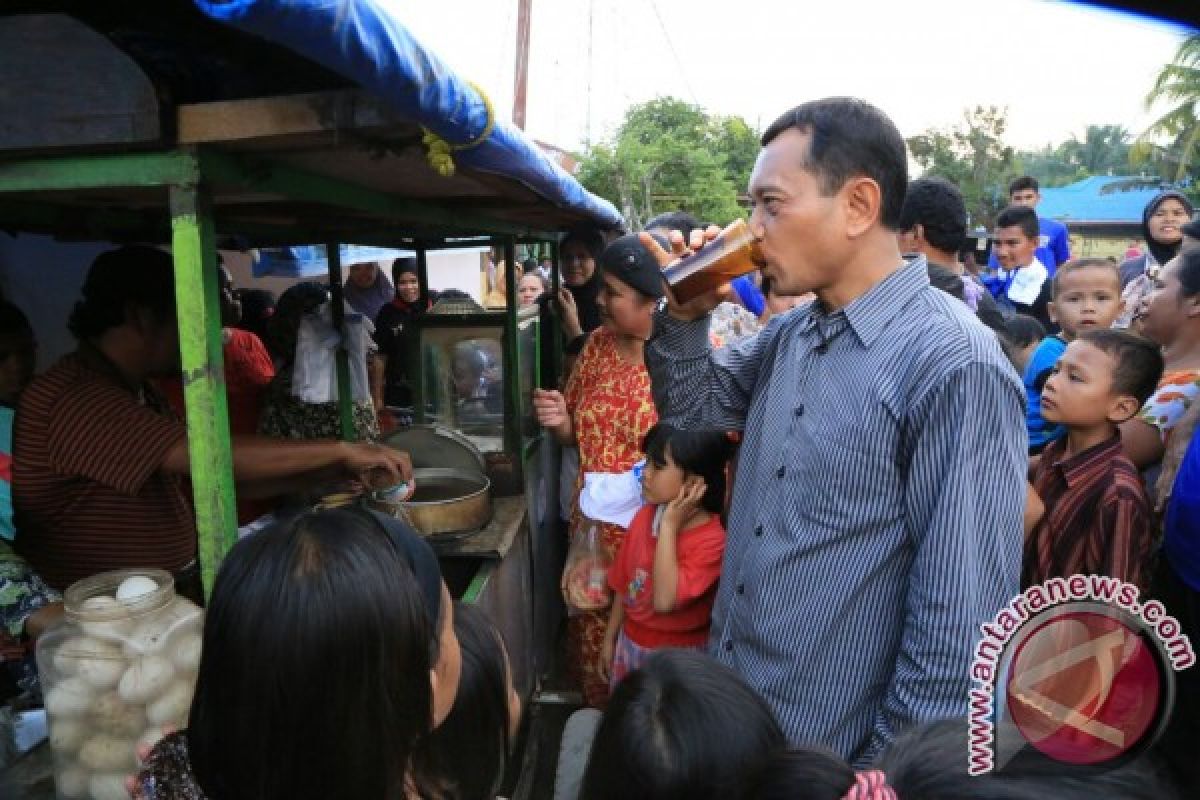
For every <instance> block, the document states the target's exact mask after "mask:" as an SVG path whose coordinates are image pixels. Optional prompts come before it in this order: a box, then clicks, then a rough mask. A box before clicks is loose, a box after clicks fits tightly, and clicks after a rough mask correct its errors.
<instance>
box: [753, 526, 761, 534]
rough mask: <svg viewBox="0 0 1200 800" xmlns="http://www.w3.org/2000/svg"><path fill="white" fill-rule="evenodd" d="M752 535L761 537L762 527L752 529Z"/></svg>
mask: <svg viewBox="0 0 1200 800" xmlns="http://www.w3.org/2000/svg"><path fill="white" fill-rule="evenodd" d="M754 535H755V536H762V525H759V526H758V527H757V528H755V529H754Z"/></svg>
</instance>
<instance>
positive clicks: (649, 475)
mask: <svg viewBox="0 0 1200 800" xmlns="http://www.w3.org/2000/svg"><path fill="white" fill-rule="evenodd" d="M664 455H665V457H666V458H665V460H666V464H664V465H663V466H661V467H660V466H657V465H656V464H655V463H654V460H653V459H650V458H647V459H646V468H645V469H644V470H643V471H642V497H644V498H645V499H646V502H647V503H654V504H655V505H662V504H663V503H669V502H671V501H672V500H674V499H675V497H676V496H677V495H678V494H679V490H680V489H682V488H683V482H684V480H685V479H686V478H687V473H685V472H684V471H683V470H682V469H681V468H680V467H679V466H677V465H676V464H675V461H674V460H673V459H672V458H671V448H670V447H668V448H667V450H666V452H665V453H664Z"/></svg>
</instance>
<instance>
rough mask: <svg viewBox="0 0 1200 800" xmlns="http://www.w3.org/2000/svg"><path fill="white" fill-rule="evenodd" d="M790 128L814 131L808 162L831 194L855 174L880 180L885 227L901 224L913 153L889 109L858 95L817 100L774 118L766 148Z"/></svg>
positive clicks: (806, 165) (764, 140)
mask: <svg viewBox="0 0 1200 800" xmlns="http://www.w3.org/2000/svg"><path fill="white" fill-rule="evenodd" d="M790 128H797V129H799V130H801V131H803V132H805V133H807V134H809V146H808V148H809V149H808V157H807V158H806V160H805V163H804V167H805V168H806V169H808V170H809V171H810V172H812V173H813V174H814V175H816V176H817V179H818V181H819V183H820V187H821V191H822V192H823V193H824V194H825V195H826V196H828V195H832V194H834V193H835V192H837V191H838V190H839V189H841V188H842V187H843V186H845V185H846V181H848V180H849V179H850V178H853V177H857V176H863V177H867V178H870V179H871V180H873V181H875V182H876V183H877V184H879V191H880V193H881V195H882V206H881V209H880V221H881V222H882V223H883V226H884V227H885V228H888V229H890V230H898V229H899V227H900V208H901V206H902V205H903V204H904V191H905V189H906V188H907V186H908V153H907V151H906V150H905V149H904V137H903V136H901V135H900V131H899V130H897V129H896V125H895V123H893V122H892V121H891V120H890V119H889V118H888V116H887V115H886V114H884V113H883V112H882V111H880V110H879V109H878V108H876V107H875V106H873V105H871V104H870V103H867V102H866V101H864V100H859V99H857V98H853V97H827V98H825V99H824V100H814V101H812V102H810V103H805V104H804V105H800V106H796V107H795V108H793V109H792V110H791V111H788V112H787V113H785V114H784V115H783V116H781V117H780V118H779V119H777V120H775V121H774V122H772V123H771V126H770V127H769V128H767V130H766V132H765V133H764V134H763V135H762V145H763V147H766V146H767V145H768V144H770V143H771V142H772V141H773V140H774V139H775V137H777V136H779V134H781V133H783V132H784V131H786V130H788V129H790Z"/></svg>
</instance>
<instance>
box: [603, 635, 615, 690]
mask: <svg viewBox="0 0 1200 800" xmlns="http://www.w3.org/2000/svg"><path fill="white" fill-rule="evenodd" d="M616 639H617V637H616V634H615V633H613V634H612V635H610V634H609V632H605V634H604V643H603V644H601V645H600V677H602V678H604V680H606V681H609V682H610V683H611V682H612V662H613V652H614V651H615V650H616V646H617V642H616Z"/></svg>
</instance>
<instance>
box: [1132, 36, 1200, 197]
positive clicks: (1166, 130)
mask: <svg viewBox="0 0 1200 800" xmlns="http://www.w3.org/2000/svg"><path fill="white" fill-rule="evenodd" d="M1158 103H1166V104H1169V105H1170V106H1171V107H1170V108H1169V109H1168V110H1167V111H1166V113H1164V114H1163V115H1162V116H1160V117H1159V118H1158V119H1157V120H1155V121H1154V122H1153V123H1152V124H1151V125H1150V127H1148V128H1146V130H1145V131H1143V133H1142V135H1141V136H1140V137H1138V141H1137V144H1136V146H1135V147H1134V150H1133V152H1132V153H1131V159H1132V160H1133V162H1134V163H1144V162H1146V161H1149V162H1151V163H1153V164H1154V165H1155V166H1156V167H1157V168H1158V169H1159V170H1160V172H1161V173H1162V175H1163V177H1164V178H1168V179H1169V180H1173V181H1175V182H1177V183H1184V182H1185V181H1187V179H1188V178H1189V176H1190V177H1192V178H1195V177H1197V176H1198V175H1200V34H1193V35H1192V36H1189V37H1187V38H1186V39H1184V40H1183V42H1182V44H1180V45H1179V50H1178V51H1176V53H1175V60H1174V61H1173V62H1172V63H1170V64H1167V65H1165V66H1163V68H1162V70H1160V71H1159V73H1158V78H1157V79H1156V80H1155V81H1154V86H1153V88H1151V89H1150V92H1149V93H1148V94H1147V95H1146V108H1147V110H1149V109H1151V108H1153V107H1154V106H1155V105H1156V104H1158ZM1164 141H1165V142H1166V143H1165V144H1163V142H1164Z"/></svg>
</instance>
